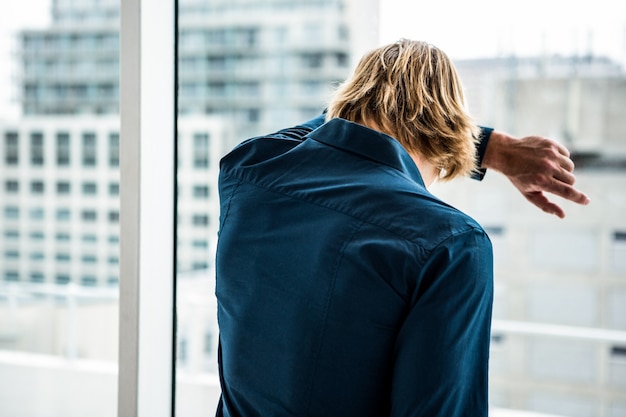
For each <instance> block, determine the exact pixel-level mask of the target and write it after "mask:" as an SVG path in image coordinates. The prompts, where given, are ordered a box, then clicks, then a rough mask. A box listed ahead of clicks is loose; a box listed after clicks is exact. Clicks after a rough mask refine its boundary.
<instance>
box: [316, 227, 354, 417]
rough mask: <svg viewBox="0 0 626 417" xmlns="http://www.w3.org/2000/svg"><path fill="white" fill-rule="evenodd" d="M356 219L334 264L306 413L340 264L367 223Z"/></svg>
mask: <svg viewBox="0 0 626 417" xmlns="http://www.w3.org/2000/svg"><path fill="white" fill-rule="evenodd" d="M350 217H352V218H353V219H355V220H358V221H359V223H358V224H357V225H356V227H355V228H354V230H353V231H352V233H350V235H349V236H348V237H347V238H346V239H345V241H344V242H343V245H342V246H341V249H340V250H339V253H338V254H337V258H336V260H335V264H334V265H333V273H332V279H331V282H330V288H329V289H328V296H327V298H326V302H325V305H324V317H323V326H322V333H321V334H320V338H319V343H318V346H317V349H316V352H315V359H314V364H315V365H314V368H313V372H312V375H311V380H310V381H309V390H308V393H307V397H308V398H307V406H306V414H307V415H309V412H310V410H311V401H312V397H313V386H314V382H315V378H316V376H317V370H318V369H319V366H318V361H319V357H320V353H321V351H322V346H323V345H324V335H325V334H326V329H327V322H328V311H329V310H330V305H331V303H332V300H333V294H334V292H335V283H336V280H337V275H338V273H339V266H340V265H341V261H342V259H343V257H344V254H345V251H346V248H347V247H348V245H349V244H350V242H352V240H353V239H354V236H355V235H356V233H357V232H358V231H359V230H361V228H362V227H363V223H365V221H364V220H360V219H358V218H356V217H353V216H350Z"/></svg>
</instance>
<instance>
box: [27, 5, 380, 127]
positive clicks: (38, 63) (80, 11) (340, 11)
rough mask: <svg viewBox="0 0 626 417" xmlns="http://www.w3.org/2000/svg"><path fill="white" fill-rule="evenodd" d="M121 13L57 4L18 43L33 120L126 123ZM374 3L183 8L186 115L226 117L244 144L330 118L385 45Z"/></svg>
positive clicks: (182, 85) (181, 44)
mask: <svg viewBox="0 0 626 417" xmlns="http://www.w3.org/2000/svg"><path fill="white" fill-rule="evenodd" d="M118 8H119V3H118V1H116V0H113V1H95V0H91V1H83V2H80V3H76V2H72V1H67V0H55V1H54V2H53V6H52V16H53V22H52V25H51V27H50V28H47V29H44V30H24V31H23V32H22V33H21V34H20V38H19V42H20V45H19V50H20V58H21V62H22V68H23V71H22V72H23V73H22V79H21V80H20V86H21V88H20V90H21V91H20V93H19V97H20V99H21V102H22V110H23V113H24V115H35V114H38V115H42V114H46V115H50V114H54V115H61V114H73V115H80V114H117V111H118V103H117V97H118V95H119V81H118V68H119V58H118V55H119V35H118V27H119V10H118ZM377 8H378V2H377V1H375V0H367V1H360V2H357V1H354V0H301V1H285V0H271V1H259V0H213V1H206V0H181V1H180V14H179V25H180V26H179V27H180V30H179V37H178V40H179V83H178V86H179V97H180V102H179V103H180V104H179V111H180V113H181V114H196V115H197V114H201V115H210V116H214V115H217V116H220V117H223V118H225V119H227V120H229V121H230V122H231V123H233V124H234V125H235V126H236V131H235V135H234V136H235V138H237V139H243V138H246V137H250V136H254V135H258V134H261V133H264V132H269V131H274V130H276V129H279V128H282V127H285V126H286V125H289V124H291V123H296V122H299V121H302V120H306V119H308V118H310V117H312V116H314V115H316V114H319V112H321V110H322V109H323V108H324V106H325V103H326V101H327V99H328V97H329V93H330V91H331V90H332V87H333V85H334V84H336V83H337V82H339V81H341V80H343V79H344V78H345V77H346V76H347V74H348V71H349V70H350V68H351V66H352V64H353V63H354V60H355V59H356V58H358V57H360V55H361V52H362V51H363V50H364V49H366V48H370V47H372V46H373V45H375V44H376V42H377V40H378V28H377V18H376V16H377V11H378V9H377Z"/></svg>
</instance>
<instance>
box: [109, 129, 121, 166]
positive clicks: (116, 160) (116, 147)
mask: <svg viewBox="0 0 626 417" xmlns="http://www.w3.org/2000/svg"><path fill="white" fill-rule="evenodd" d="M119 165H120V135H119V133H111V134H110V135H109V166H111V167H117V166H119Z"/></svg>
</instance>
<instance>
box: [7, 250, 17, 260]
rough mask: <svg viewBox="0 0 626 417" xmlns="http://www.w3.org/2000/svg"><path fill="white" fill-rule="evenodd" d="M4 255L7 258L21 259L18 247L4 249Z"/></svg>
mask: <svg viewBox="0 0 626 417" xmlns="http://www.w3.org/2000/svg"><path fill="white" fill-rule="evenodd" d="M4 257H5V258H6V259H19V258H20V251H18V250H17V249H7V250H5V251H4Z"/></svg>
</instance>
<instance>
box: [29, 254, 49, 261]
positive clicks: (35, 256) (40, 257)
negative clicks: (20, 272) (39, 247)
mask: <svg viewBox="0 0 626 417" xmlns="http://www.w3.org/2000/svg"><path fill="white" fill-rule="evenodd" d="M28 258H29V259H30V260H31V261H41V260H43V259H45V256H44V254H43V252H31V253H30V254H29V255H28Z"/></svg>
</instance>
